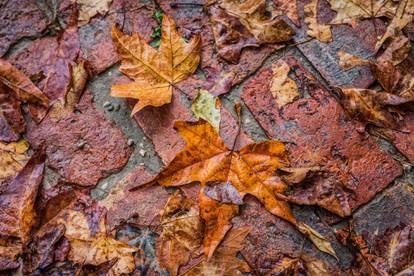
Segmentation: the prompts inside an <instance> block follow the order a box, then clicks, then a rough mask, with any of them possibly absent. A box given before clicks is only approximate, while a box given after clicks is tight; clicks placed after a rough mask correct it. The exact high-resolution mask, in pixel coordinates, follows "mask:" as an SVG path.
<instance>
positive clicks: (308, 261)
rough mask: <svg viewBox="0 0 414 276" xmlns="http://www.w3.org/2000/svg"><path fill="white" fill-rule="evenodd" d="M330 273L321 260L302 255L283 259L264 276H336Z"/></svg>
mask: <svg viewBox="0 0 414 276" xmlns="http://www.w3.org/2000/svg"><path fill="white" fill-rule="evenodd" d="M331 273H332V272H331V271H329V270H328V268H327V267H326V265H325V263H324V262H323V261H322V260H319V259H317V258H315V257H312V256H309V255H306V254H304V255H302V256H300V257H298V258H291V257H289V256H285V257H283V258H282V259H281V260H279V261H278V263H277V264H276V265H275V267H274V268H273V269H272V271H270V272H269V273H267V274H266V275H269V276H270V275H295V276H296V275H309V276H320V275H336V274H331Z"/></svg>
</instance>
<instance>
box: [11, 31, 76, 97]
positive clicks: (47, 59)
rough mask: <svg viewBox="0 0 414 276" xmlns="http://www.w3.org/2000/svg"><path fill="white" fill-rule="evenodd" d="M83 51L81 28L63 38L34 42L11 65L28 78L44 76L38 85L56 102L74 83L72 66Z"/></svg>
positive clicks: (65, 32) (17, 53)
mask: <svg viewBox="0 0 414 276" xmlns="http://www.w3.org/2000/svg"><path fill="white" fill-rule="evenodd" d="M79 50H80V45H79V39H78V33H77V28H76V27H71V28H68V29H66V30H65V31H63V32H62V33H61V34H60V35H59V36H55V37H44V38H40V39H37V40H34V41H33V42H31V43H29V44H28V45H27V46H26V47H25V48H23V49H21V50H19V51H17V52H16V53H14V54H13V55H12V56H10V58H9V61H10V62H11V63H12V64H13V65H15V66H16V67H17V68H19V69H20V70H22V71H23V72H24V73H25V74H26V75H27V76H31V75H35V74H39V73H41V72H42V73H43V75H44V76H45V77H44V78H43V79H41V80H40V82H38V83H36V85H37V86H38V87H39V88H40V89H41V90H42V91H43V93H45V94H46V95H47V96H48V97H49V99H50V102H53V101H54V100H56V99H58V98H61V97H63V95H65V93H66V91H67V88H68V86H69V84H70V80H71V73H70V68H69V65H70V64H72V63H73V62H74V61H75V60H76V59H77V57H78V55H79Z"/></svg>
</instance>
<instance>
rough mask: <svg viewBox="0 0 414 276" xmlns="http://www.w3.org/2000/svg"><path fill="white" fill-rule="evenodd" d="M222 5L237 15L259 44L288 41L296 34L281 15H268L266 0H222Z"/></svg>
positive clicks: (229, 12)
mask: <svg viewBox="0 0 414 276" xmlns="http://www.w3.org/2000/svg"><path fill="white" fill-rule="evenodd" d="M220 7H222V8H223V9H224V10H226V12H227V13H228V14H230V15H232V16H235V17H237V18H238V19H239V20H240V22H241V23H242V24H243V25H244V26H245V27H246V28H247V30H248V31H249V32H250V33H251V34H252V35H253V36H254V37H255V38H256V40H257V42H258V43H259V44H263V43H278V42H279V43H280V42H286V41H288V40H289V39H290V38H291V36H292V35H293V34H294V31H293V30H292V29H291V28H290V27H289V25H288V24H287V23H286V22H285V21H284V20H283V19H282V18H281V17H280V16H276V17H275V18H268V17H267V16H266V1H265V0H259V1H257V0H247V1H244V2H242V1H240V0H222V1H220Z"/></svg>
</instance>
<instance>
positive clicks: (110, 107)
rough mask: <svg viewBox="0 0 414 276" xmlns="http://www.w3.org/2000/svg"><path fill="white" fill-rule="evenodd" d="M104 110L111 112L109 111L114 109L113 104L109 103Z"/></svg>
mask: <svg viewBox="0 0 414 276" xmlns="http://www.w3.org/2000/svg"><path fill="white" fill-rule="evenodd" d="M106 110H108V111H109V112H111V111H113V110H114V106H113V105H112V104H111V105H110V106H108V107H107V108H106Z"/></svg>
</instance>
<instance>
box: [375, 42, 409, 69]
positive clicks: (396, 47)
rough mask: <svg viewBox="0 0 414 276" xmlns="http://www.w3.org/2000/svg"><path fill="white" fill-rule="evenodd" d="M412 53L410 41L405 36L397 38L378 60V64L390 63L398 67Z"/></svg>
mask: <svg viewBox="0 0 414 276" xmlns="http://www.w3.org/2000/svg"><path fill="white" fill-rule="evenodd" d="M410 53H411V43H410V40H409V39H408V38H407V37H405V36H403V35H400V36H396V37H394V38H393V40H392V41H391V43H390V44H389V45H388V47H387V48H386V49H385V51H384V52H383V53H382V54H381V55H380V56H379V57H378V58H377V61H378V63H384V62H390V63H391V64H392V65H394V66H396V65H398V64H400V63H401V62H403V61H404V60H405V59H406V58H407V57H408V56H409V55H410Z"/></svg>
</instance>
